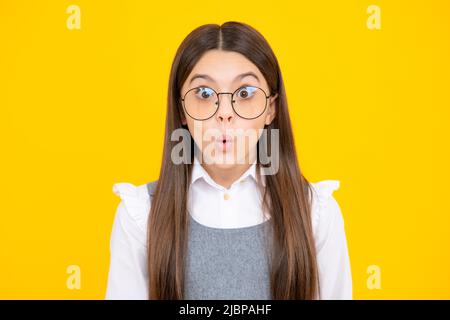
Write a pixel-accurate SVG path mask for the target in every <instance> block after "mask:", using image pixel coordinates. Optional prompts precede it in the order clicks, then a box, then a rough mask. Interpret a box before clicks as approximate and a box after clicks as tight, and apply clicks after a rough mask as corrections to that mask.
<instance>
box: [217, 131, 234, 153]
mask: <svg viewBox="0 0 450 320" xmlns="http://www.w3.org/2000/svg"><path fill="white" fill-rule="evenodd" d="M217 144H218V148H219V150H220V151H221V152H228V151H230V150H231V145H232V144H233V138H232V137H231V136H230V135H227V134H222V135H221V136H219V137H218V139H217Z"/></svg>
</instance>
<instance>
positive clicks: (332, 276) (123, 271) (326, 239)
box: [105, 161, 353, 299]
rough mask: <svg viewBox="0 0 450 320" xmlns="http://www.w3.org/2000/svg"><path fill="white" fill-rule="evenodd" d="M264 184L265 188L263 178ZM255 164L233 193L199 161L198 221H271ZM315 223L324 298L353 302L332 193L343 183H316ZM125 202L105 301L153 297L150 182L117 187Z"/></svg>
mask: <svg viewBox="0 0 450 320" xmlns="http://www.w3.org/2000/svg"><path fill="white" fill-rule="evenodd" d="M261 177H262V181H261V182H262V184H263V185H265V179H264V176H261ZM256 179H257V177H256V164H252V165H251V167H250V168H249V169H248V170H247V171H246V172H245V173H244V174H242V175H241V177H240V178H239V179H237V180H236V181H235V182H234V183H233V184H232V185H231V187H230V188H229V189H226V188H225V187H223V186H221V185H219V184H217V183H216V182H214V180H213V179H212V178H211V177H210V176H209V174H208V173H207V172H206V170H205V169H204V168H203V167H202V166H201V165H200V164H199V163H198V161H196V162H195V163H194V165H193V171H192V178H191V185H190V191H189V195H188V210H189V212H190V214H191V216H192V218H193V219H195V220H196V221H197V222H199V223H201V224H203V225H206V226H209V227H215V228H240V227H247V226H252V225H256V224H259V223H262V222H264V221H265V220H267V219H268V215H267V213H263V212H262V209H261V205H260V204H261V195H260V192H259V191H258V188H257V184H256ZM312 187H313V205H312V224H313V233H314V238H315V242H316V250H317V262H318V269H319V280H320V281H319V285H320V293H321V295H320V299H352V298H353V297H352V277H351V269H350V259H349V254H348V248H347V240H346V235H345V229H344V220H343V216H342V213H341V210H340V207H339V204H338V203H337V201H336V200H335V198H334V197H333V195H332V194H333V191H334V190H337V189H338V188H339V181H337V180H324V181H320V182H316V183H312ZM113 192H114V193H115V194H116V195H118V196H119V197H120V198H121V201H120V203H119V205H118V207H117V210H116V213H115V218H114V223H113V227H112V232H111V238H110V266H109V273H108V283H107V289H106V296H105V299H148V273H147V244H146V239H147V219H148V213H149V210H150V206H151V203H150V197H149V195H148V191H147V186H146V185H145V184H143V185H139V186H135V185H133V184H131V183H116V184H114V185H113Z"/></svg>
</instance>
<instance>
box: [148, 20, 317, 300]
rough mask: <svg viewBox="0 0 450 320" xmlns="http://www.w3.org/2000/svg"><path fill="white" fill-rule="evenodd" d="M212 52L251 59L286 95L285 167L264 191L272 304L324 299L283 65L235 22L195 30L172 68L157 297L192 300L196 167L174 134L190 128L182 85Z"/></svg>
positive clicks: (152, 225)
mask: <svg viewBox="0 0 450 320" xmlns="http://www.w3.org/2000/svg"><path fill="white" fill-rule="evenodd" d="M211 49H219V50H225V51H234V52H238V53H240V54H242V55H244V56H245V57H246V58H247V59H249V60H250V61H251V62H252V63H253V64H255V65H256V66H257V67H258V68H259V70H260V71H261V73H262V74H263V75H264V77H265V79H266V81H267V83H268V85H269V89H270V92H276V93H278V98H277V100H276V107H275V110H276V115H275V118H274V120H273V121H272V123H271V124H270V125H268V126H267V125H266V127H265V129H267V130H268V132H269V134H268V135H267V137H268V139H269V140H270V136H271V135H270V130H272V129H278V132H279V150H278V152H279V169H278V172H277V173H276V174H273V175H267V176H266V177H265V178H266V187H265V188H264V193H263V206H264V208H266V209H267V210H269V211H268V212H270V215H271V220H270V221H271V227H272V229H271V230H272V231H273V236H272V240H273V249H272V257H271V258H270V260H271V261H270V263H271V264H270V265H271V268H270V286H271V295H272V299H317V298H318V296H319V279H318V269H317V261H316V251H315V244H314V237H313V230H312V222H311V201H312V197H311V195H312V193H311V187H310V184H309V183H308V181H307V180H306V178H305V177H304V176H303V174H302V173H301V172H300V168H299V165H298V161H297V155H296V151H295V145H294V138H293V134H292V127H291V121H290V118H289V113H288V107H287V99H286V93H285V87H284V84H283V79H282V76H281V71H280V67H279V64H278V61H277V59H276V57H275V54H274V53H273V51H272V49H271V48H270V46H269V44H268V43H267V41H266V40H265V39H264V37H263V36H262V35H261V34H260V33H259V32H258V31H257V30H255V29H254V28H252V27H251V26H249V25H247V24H245V23H240V22H234V21H230V22H226V23H224V24H222V25H217V24H206V25H203V26H200V27H198V28H197V29H195V30H193V31H192V32H191V33H190V34H189V35H188V36H187V37H186V38H185V39H184V41H183V42H182V43H181V45H180V47H179V48H178V50H177V52H176V55H175V58H174V61H173V64H172V68H171V72H170V79H169V91H168V101H167V118H166V128H165V138H164V150H163V158H162V166H161V171H160V175H159V180H158V182H157V186H156V189H155V192H154V195H153V197H152V205H151V209H150V214H149V219H148V240H147V241H148V273H149V298H150V299H184V290H185V288H184V286H185V279H184V277H185V264H184V262H185V254H186V252H187V238H188V228H189V219H188V217H189V216H188V214H189V213H188V211H187V195H188V191H189V182H190V177H191V172H192V162H191V163H190V164H189V163H184V164H181V165H180V164H175V163H173V161H172V160H171V151H172V148H173V147H174V145H175V144H176V143H177V142H175V141H172V140H171V134H172V132H173V131H174V130H175V129H178V128H186V126H185V125H183V124H182V119H183V118H184V113H183V109H182V105H181V103H180V94H181V87H182V85H183V83H184V81H185V80H186V79H187V77H188V76H189V74H190V72H191V70H192V69H193V67H194V66H195V64H196V63H197V61H198V60H199V59H200V58H201V56H202V55H203V54H204V53H205V52H206V51H208V50H211ZM192 140H193V139H192ZM268 144H270V141H268ZM191 146H192V147H193V145H191ZM257 165H258V168H260V166H261V165H262V164H261V163H260V161H259V159H257Z"/></svg>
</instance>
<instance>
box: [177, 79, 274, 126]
mask: <svg viewBox="0 0 450 320" xmlns="http://www.w3.org/2000/svg"><path fill="white" fill-rule="evenodd" d="M221 94H231V106H232V108H233V110H234V112H235V113H236V114H237V115H238V116H239V117H241V118H244V119H247V120H252V119H256V118H258V117H259V116H260V115H262V114H263V113H264V111H265V110H266V107H267V99H268V98H270V97H271V95H267V94H266V92H265V91H264V90H263V89H261V88H259V87H254V86H242V87H239V88H237V89H236V90H235V91H234V92H220V93H218V92H216V91H215V90H214V89H212V88H209V87H206V86H200V87H195V88H192V89H189V90H188V91H187V92H186V93H185V94H184V96H183V98H181V101H182V104H183V108H184V110H185V112H186V113H187V114H188V115H189V116H190V117H191V118H193V119H194V120H200V121H204V120H208V119H209V118H211V117H212V116H214V115H215V114H216V112H217V110H219V95H221Z"/></svg>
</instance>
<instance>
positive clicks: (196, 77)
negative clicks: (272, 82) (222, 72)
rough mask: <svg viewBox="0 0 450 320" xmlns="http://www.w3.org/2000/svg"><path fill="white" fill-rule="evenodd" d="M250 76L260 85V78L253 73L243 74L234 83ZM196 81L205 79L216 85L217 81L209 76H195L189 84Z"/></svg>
mask: <svg viewBox="0 0 450 320" xmlns="http://www.w3.org/2000/svg"><path fill="white" fill-rule="evenodd" d="M248 76H252V77H254V78H255V79H256V81H258V83H259V78H258V76H257V75H256V74H255V73H253V72H251V71H250V72H245V73H242V74H240V75H238V76H237V77H236V78H234V80H233V82H235V81H236V80H240V79H242V78H245V77H248ZM195 79H205V80H209V81H211V82H214V83H216V81H215V80H214V79H213V78H211V77H210V76H208V75H207V74H195V75H194V76H193V77H192V78H191V80H190V81H189V84H191V83H192V81H194V80H195Z"/></svg>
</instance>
